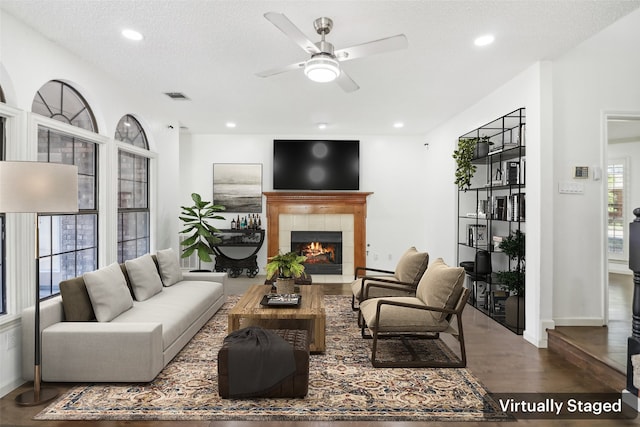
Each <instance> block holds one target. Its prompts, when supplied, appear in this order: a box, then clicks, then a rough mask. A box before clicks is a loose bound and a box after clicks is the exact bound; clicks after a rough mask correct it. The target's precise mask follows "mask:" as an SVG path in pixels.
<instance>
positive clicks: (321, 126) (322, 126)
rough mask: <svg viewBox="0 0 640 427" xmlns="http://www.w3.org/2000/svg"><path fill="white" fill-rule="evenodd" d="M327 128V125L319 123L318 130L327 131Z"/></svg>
mask: <svg viewBox="0 0 640 427" xmlns="http://www.w3.org/2000/svg"><path fill="white" fill-rule="evenodd" d="M326 128H327V124H326V123H318V129H326Z"/></svg>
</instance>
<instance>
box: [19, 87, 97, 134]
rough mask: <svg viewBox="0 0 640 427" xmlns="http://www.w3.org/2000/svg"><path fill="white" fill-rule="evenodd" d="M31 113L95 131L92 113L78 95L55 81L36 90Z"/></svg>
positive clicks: (73, 90) (70, 88)
mask: <svg viewBox="0 0 640 427" xmlns="http://www.w3.org/2000/svg"><path fill="white" fill-rule="evenodd" d="M31 111H32V112H34V113H36V114H40V115H42V116H45V117H49V118H52V119H54V120H58V121H60V122H63V123H68V124H71V125H72V126H76V127H79V128H82V129H87V130H90V131H93V132H95V131H96V129H97V127H96V124H95V120H94V118H93V113H92V112H91V109H90V108H89V106H88V105H87V103H86V101H85V100H84V98H82V96H81V95H80V93H79V92H77V91H76V90H75V89H73V88H72V87H71V86H69V85H68V84H66V83H63V82H60V81H57V80H52V81H50V82H48V83H46V84H45V85H44V86H42V87H41V88H40V90H38V93H37V94H36V96H35V97H34V98H33V102H32V104H31Z"/></svg>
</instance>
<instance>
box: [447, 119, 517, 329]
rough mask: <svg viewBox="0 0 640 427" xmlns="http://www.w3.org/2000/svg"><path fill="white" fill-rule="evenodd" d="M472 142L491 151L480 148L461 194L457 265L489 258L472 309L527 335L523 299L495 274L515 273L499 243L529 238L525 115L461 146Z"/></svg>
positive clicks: (472, 135)
mask: <svg viewBox="0 0 640 427" xmlns="http://www.w3.org/2000/svg"><path fill="white" fill-rule="evenodd" d="M464 139H474V140H476V141H480V142H483V143H487V144H488V146H486V145H485V146H483V147H478V148H476V155H475V158H474V159H473V161H472V163H473V164H474V165H475V166H476V172H475V174H474V175H473V177H472V179H471V185H470V187H469V188H465V189H459V191H458V242H457V257H458V263H462V264H463V265H464V264H467V268H468V267H469V265H468V262H473V261H474V260H475V257H476V254H477V253H478V252H479V251H487V252H489V254H490V260H491V270H492V273H491V274H489V275H487V276H486V277H482V279H483V280H477V281H472V280H470V279H469V277H472V276H473V275H469V274H468V275H467V277H468V279H467V286H468V287H469V288H470V290H471V296H470V300H469V304H471V305H472V306H473V307H475V308H476V309H478V310H480V311H481V312H483V313H484V314H486V315H487V316H489V317H491V318H493V319H494V320H496V321H497V322H499V323H501V324H503V325H504V326H505V327H507V328H508V329H510V330H512V331H513V332H515V333H517V334H522V332H523V330H524V298H518V297H515V296H513V295H509V292H508V291H507V290H506V287H505V286H504V285H503V284H501V283H500V281H499V280H498V276H497V274H496V273H497V272H499V271H513V270H514V269H515V265H516V261H512V260H511V259H510V258H509V257H508V256H507V255H506V254H504V253H503V252H501V251H500V249H499V248H498V245H499V241H500V239H503V238H504V237H506V236H509V235H510V234H512V233H515V232H516V230H517V231H520V232H522V233H525V232H526V185H525V184H526V111H525V108H519V109H517V110H515V111H512V112H511V113H509V114H505V115H504V116H502V117H499V118H497V119H496V120H493V121H491V122H489V123H487V124H485V125H483V126H480V127H479V128H477V129H474V130H472V131H470V132H467V133H465V134H464V135H461V136H460V137H459V138H458V140H459V141H460V140H464Z"/></svg>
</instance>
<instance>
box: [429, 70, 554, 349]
mask: <svg viewBox="0 0 640 427" xmlns="http://www.w3.org/2000/svg"><path fill="white" fill-rule="evenodd" d="M549 68H550V65H549V64H548V63H538V64H535V65H533V66H531V67H529V68H528V69H527V70H525V71H523V72H522V73H521V74H520V75H518V76H517V77H515V78H514V79H512V80H511V81H509V82H507V83H505V84H504V85H503V86H502V87H501V88H499V89H498V90H496V91H495V92H493V93H492V94H490V95H489V96H487V97H486V98H484V99H483V100H482V101H480V102H478V103H477V104H475V105H474V106H472V107H470V108H469V109H467V110H465V111H463V112H461V113H460V114H458V115H457V116H455V117H453V118H452V119H450V120H448V121H447V122H446V123H444V124H443V125H441V126H439V127H438V128H437V129H435V130H434V131H432V132H430V133H429V134H428V135H427V137H426V140H427V142H428V143H429V150H428V154H427V155H426V158H425V167H424V170H425V173H426V174H427V177H426V181H427V182H434V183H435V182H437V183H440V185H430V186H428V187H427V188H426V192H425V200H429V201H433V200H438V201H439V203H438V205H439V206H448V207H449V208H448V209H427V208H426V207H425V212H426V214H425V217H426V218H425V219H426V222H427V223H428V224H430V228H429V230H428V235H429V236H430V238H433V239H434V241H433V242H431V244H432V245H435V248H436V250H437V251H438V252H439V253H442V254H446V255H445V256H446V260H447V262H449V263H454V262H456V263H457V262H459V261H464V260H463V259H461V260H457V259H456V256H457V255H456V252H457V248H456V242H457V241H458V240H457V236H456V233H457V218H456V206H457V188H456V186H455V184H453V181H454V173H455V161H454V160H453V158H452V157H451V156H452V153H453V151H454V149H455V147H456V144H457V141H458V137H459V136H460V135H463V134H465V133H467V132H469V131H471V130H473V129H475V128H477V127H479V126H482V125H484V124H485V123H488V122H490V121H492V120H494V119H496V118H498V117H500V116H502V115H504V114H507V113H510V112H512V111H514V110H516V109H517V108H520V107H525V108H526V122H527V125H526V132H527V133H526V141H527V142H526V144H527V176H526V193H527V222H526V224H525V227H526V234H527V248H526V253H527V279H526V280H527V291H526V327H525V333H524V336H525V338H526V339H527V340H529V341H531V342H532V343H534V344H535V345H537V346H541V347H544V346H546V334H545V332H544V330H545V328H547V327H549V326H550V325H552V322H551V317H552V313H551V310H550V304H548V303H547V301H550V294H551V291H550V290H549V288H548V285H547V284H548V279H549V277H547V276H548V274H547V272H548V271H550V268H551V266H550V263H551V262H552V260H551V258H550V257H548V256H545V254H544V253H542V251H541V250H540V248H541V247H542V245H543V244H544V239H545V238H547V235H546V234H543V233H542V232H541V230H543V229H544V230H545V232H549V230H550V228H551V227H552V222H551V218H550V215H549V211H548V210H547V208H549V205H548V202H547V201H546V200H545V196H544V195H545V190H546V189H548V188H549V187H550V185H551V184H550V179H549V176H550V175H551V174H552V170H551V167H550V162H549V161H548V156H549V154H548V151H549V150H548V149H547V148H546V147H547V145H548V144H549V143H550V142H549V141H548V139H547V137H548V135H549V134H550V123H549V122H550V119H549V117H546V116H544V117H543V114H547V111H548V109H549V105H548V104H549V103H550V97H549V90H550V72H549ZM445 159H446V161H445ZM545 159H546V160H547V161H544V160H545ZM541 170H543V171H545V172H544V173H541V172H540V171H541ZM543 204H544V205H545V209H541V206H543Z"/></svg>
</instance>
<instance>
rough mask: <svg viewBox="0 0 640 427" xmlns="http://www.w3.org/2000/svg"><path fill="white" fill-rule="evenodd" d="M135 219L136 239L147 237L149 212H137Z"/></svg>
mask: <svg viewBox="0 0 640 427" xmlns="http://www.w3.org/2000/svg"><path fill="white" fill-rule="evenodd" d="M136 219H137V221H136V222H137V227H136V235H137V236H138V237H148V236H149V212H138V213H137V214H136Z"/></svg>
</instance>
